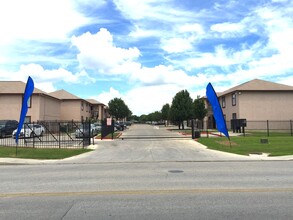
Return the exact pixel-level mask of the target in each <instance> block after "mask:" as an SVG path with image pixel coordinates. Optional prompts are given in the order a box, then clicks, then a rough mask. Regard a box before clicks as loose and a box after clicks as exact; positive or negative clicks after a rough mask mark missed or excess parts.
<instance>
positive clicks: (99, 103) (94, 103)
mask: <svg viewBox="0 0 293 220" xmlns="http://www.w3.org/2000/svg"><path fill="white" fill-rule="evenodd" d="M86 100H87V101H88V102H89V103H91V104H93V105H104V104H103V103H101V102H99V101H97V100H95V99H86Z"/></svg>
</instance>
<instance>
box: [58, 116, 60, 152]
mask: <svg viewBox="0 0 293 220" xmlns="http://www.w3.org/2000/svg"><path fill="white" fill-rule="evenodd" d="M58 126H59V128H58V142H59V143H58V144H59V149H60V148H61V140H60V137H61V134H60V129H61V125H60V122H58Z"/></svg>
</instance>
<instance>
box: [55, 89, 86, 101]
mask: <svg viewBox="0 0 293 220" xmlns="http://www.w3.org/2000/svg"><path fill="white" fill-rule="evenodd" d="M49 94H50V95H51V96H53V97H55V98H58V99H61V100H82V98H80V97H78V96H76V95H73V94H71V93H69V92H67V91H65V90H64V89H61V90H57V91H55V92H50V93H49Z"/></svg>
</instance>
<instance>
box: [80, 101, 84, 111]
mask: <svg viewBox="0 0 293 220" xmlns="http://www.w3.org/2000/svg"><path fill="white" fill-rule="evenodd" d="M83 108H84V105H83V102H81V111H83Z"/></svg>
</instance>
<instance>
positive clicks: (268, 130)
mask: <svg viewBox="0 0 293 220" xmlns="http://www.w3.org/2000/svg"><path fill="white" fill-rule="evenodd" d="M267 135H268V137H269V136H270V129H269V120H267Z"/></svg>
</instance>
